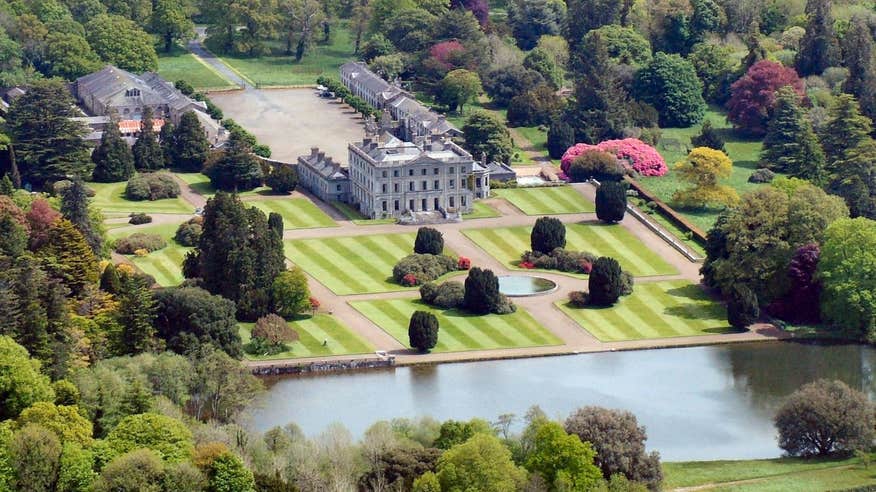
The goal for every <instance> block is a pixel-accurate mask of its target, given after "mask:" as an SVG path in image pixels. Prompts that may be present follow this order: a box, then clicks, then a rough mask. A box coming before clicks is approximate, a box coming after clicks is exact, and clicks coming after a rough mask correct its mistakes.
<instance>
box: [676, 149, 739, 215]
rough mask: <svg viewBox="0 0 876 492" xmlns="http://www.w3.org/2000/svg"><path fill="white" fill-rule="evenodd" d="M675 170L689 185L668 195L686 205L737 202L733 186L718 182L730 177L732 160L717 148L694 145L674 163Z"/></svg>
mask: <svg viewBox="0 0 876 492" xmlns="http://www.w3.org/2000/svg"><path fill="white" fill-rule="evenodd" d="M675 171H676V172H677V173H678V174H679V176H680V177H681V179H682V180H683V181H686V182H688V183H690V184H691V185H692V186H691V187H689V188H684V189H681V190H678V191H676V192H675V194H673V195H672V199H673V200H674V201H675V202H676V203H678V204H680V205H682V206H686V207H705V206H706V205H727V206H729V205H733V204H735V203H738V202H739V195H737V194H736V190H734V189H733V188H730V187H729V186H725V185H722V184H720V183H719V180H721V179H726V178H729V177H730V173H732V172H733V161H731V160H730V158H729V157H727V154H725V153H723V152H721V151H720V150H715V149H710V148H708V147H697V148H695V149H693V150H691V151H690V154H688V155H687V159H685V160H683V161H680V162H677V163H676V164H675Z"/></svg>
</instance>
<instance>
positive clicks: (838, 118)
mask: <svg viewBox="0 0 876 492" xmlns="http://www.w3.org/2000/svg"><path fill="white" fill-rule="evenodd" d="M872 131H873V123H872V122H871V121H870V118H867V117H866V116H864V115H862V114H861V108H860V106H859V105H858V101H856V100H855V98H854V96H852V95H851V94H840V95H839V96H837V97H836V98H835V99H834V101H833V105H832V106H831V107H830V113H829V119H828V121H827V124H826V125H825V126H824V128H823V129H822V132H821V135H820V137H821V147H822V148H823V149H824V157H825V159H826V160H827V164H828V166H832V165H833V164H834V163H835V162H836V161H837V160H840V159H843V158H844V157H845V154H846V152H847V151H848V150H849V149H852V148H855V147H857V146H858V145H859V144H860V143H861V142H863V141H864V140H867V139H869V138H870V132H872Z"/></svg>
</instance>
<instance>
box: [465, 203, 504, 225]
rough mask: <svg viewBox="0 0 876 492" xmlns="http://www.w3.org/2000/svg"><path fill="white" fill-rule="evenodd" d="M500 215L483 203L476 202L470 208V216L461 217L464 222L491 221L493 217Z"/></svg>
mask: <svg viewBox="0 0 876 492" xmlns="http://www.w3.org/2000/svg"><path fill="white" fill-rule="evenodd" d="M501 215H502V214H500V213H499V211H498V210H496V209H495V208H493V207H491V206H489V205H487V204H486V203H484V202H481V201H476V202H474V205H473V206H472V211H471V213H470V214H464V215H463V216H462V217H463V219H465V220H472V219H491V218H493V217H500V216H501Z"/></svg>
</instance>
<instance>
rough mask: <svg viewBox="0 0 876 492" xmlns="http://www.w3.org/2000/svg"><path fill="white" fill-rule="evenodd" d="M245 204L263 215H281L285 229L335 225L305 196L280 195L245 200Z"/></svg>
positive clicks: (335, 225)
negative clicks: (277, 196) (264, 198)
mask: <svg viewBox="0 0 876 492" xmlns="http://www.w3.org/2000/svg"><path fill="white" fill-rule="evenodd" d="M246 204H247V205H252V206H253V207H256V208H258V209H259V210H261V211H262V212H264V213H265V215H267V214H269V213H271V212H276V213H278V214H280V215H281V216H282V217H283V227H284V228H285V229H311V228H316V227H337V224H336V223H335V221H333V220H332V218H331V217H329V216H328V215H326V213H325V212H323V211H322V210H320V209H319V207H317V206H316V205H315V204H314V203H313V202H312V201H310V200H309V199H307V198H291V197H281V198H273V199H267V200H247V201H246Z"/></svg>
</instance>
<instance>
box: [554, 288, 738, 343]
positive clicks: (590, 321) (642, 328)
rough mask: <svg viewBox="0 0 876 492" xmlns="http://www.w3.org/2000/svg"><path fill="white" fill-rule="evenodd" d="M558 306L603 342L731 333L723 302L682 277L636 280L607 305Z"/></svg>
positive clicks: (558, 304) (566, 304) (564, 303)
mask: <svg viewBox="0 0 876 492" xmlns="http://www.w3.org/2000/svg"><path fill="white" fill-rule="evenodd" d="M557 306H558V307H559V308H560V309H561V310H562V311H563V312H564V313H566V315H568V316H569V317H570V318H572V319H573V320H574V321H575V322H577V323H578V325H580V326H581V327H582V328H583V329H585V330H587V331H589V332H590V333H591V334H592V335H593V336H595V337H596V338H598V339H599V340H602V341H604V342H609V341H622V340H637V339H648V338H668V337H682V336H698V335H713V334H720V333H731V332H733V329H732V328H730V327H729V326H728V325H727V321H726V312H725V309H724V306H723V305H721V304H720V303H718V302H716V301H715V300H713V299H711V298H710V297H709V296H708V294H707V293H706V292H705V291H703V290H702V289H701V288H700V287H699V286H697V285H694V284H691V283H690V282H688V281H685V280H673V281H663V282H649V283H645V284H636V286H635V288H634V291H633V294H632V295H630V296H626V297H622V298H621V300H620V301H619V302H618V303H617V304H615V305H614V306H612V307H610V308H574V307H572V306H570V305H569V304H568V303H566V302H558V303H557Z"/></svg>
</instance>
